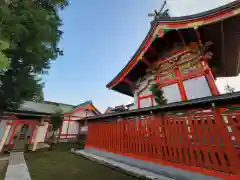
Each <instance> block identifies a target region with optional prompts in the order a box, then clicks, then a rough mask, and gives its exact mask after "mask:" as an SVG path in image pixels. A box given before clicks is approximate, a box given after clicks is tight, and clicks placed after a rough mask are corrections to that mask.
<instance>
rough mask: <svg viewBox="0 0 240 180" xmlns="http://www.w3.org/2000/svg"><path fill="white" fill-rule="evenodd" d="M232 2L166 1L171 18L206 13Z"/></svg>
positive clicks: (223, 0)
mask: <svg viewBox="0 0 240 180" xmlns="http://www.w3.org/2000/svg"><path fill="white" fill-rule="evenodd" d="M233 1H234V0H167V6H168V8H169V9H170V13H171V15H172V16H184V15H190V14H196V13H200V12H203V11H207V10H210V9H213V8H217V7H219V6H222V5H225V4H227V3H230V2H233Z"/></svg>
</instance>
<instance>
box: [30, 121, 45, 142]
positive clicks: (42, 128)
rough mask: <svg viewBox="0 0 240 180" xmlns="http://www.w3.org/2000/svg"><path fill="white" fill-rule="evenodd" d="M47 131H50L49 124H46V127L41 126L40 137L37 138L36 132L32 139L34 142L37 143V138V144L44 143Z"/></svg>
mask: <svg viewBox="0 0 240 180" xmlns="http://www.w3.org/2000/svg"><path fill="white" fill-rule="evenodd" d="M47 129H48V122H44V126H40V127H39V129H38V130H39V134H38V136H36V132H35V133H34V135H33V138H32V140H33V142H34V141H35V138H37V142H44V141H45V136H46V132H47Z"/></svg>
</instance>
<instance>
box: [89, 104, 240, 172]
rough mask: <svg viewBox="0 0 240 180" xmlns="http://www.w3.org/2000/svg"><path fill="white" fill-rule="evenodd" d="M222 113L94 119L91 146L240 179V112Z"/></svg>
mask: <svg viewBox="0 0 240 180" xmlns="http://www.w3.org/2000/svg"><path fill="white" fill-rule="evenodd" d="M222 111H223V110H222V108H210V109H208V110H207V111H203V110H196V111H188V110H183V111H182V112H181V113H175V114H173V113H161V114H160V113H153V114H151V113H150V112H149V114H148V115H143V116H142V115H140V116H131V117H126V116H125V117H123V118H121V117H115V118H111V119H109V118H110V117H109V118H107V117H106V118H105V120H108V121H109V122H99V121H100V119H99V120H98V121H97V120H96V121H94V122H92V123H91V121H89V125H88V136H87V140H86V147H88V148H96V149H100V150H104V151H108V152H112V153H116V154H121V155H124V156H130V157H134V158H137V159H142V160H146V161H151V162H155V163H161V164H166V165H171V166H175V167H178V168H182V169H188V170H191V171H201V172H202V171H206V172H208V171H209V172H213V171H212V170H214V171H216V172H219V173H220V174H221V173H222V174H233V175H235V176H236V175H237V176H238V175H240V151H239V146H240V113H239V111H238V110H235V111H234V110H232V111H230V112H227V111H225V110H224V112H222ZM210 174H211V173H210ZM211 175H212V174H211Z"/></svg>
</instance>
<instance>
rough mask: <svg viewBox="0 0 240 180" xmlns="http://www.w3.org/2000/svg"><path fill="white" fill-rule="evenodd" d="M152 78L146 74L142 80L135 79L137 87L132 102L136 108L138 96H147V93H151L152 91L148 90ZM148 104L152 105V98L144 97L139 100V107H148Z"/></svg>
mask: <svg viewBox="0 0 240 180" xmlns="http://www.w3.org/2000/svg"><path fill="white" fill-rule="evenodd" d="M152 79H153V76H152V75H146V78H144V80H143V78H140V79H139V80H138V81H137V86H138V89H137V90H135V92H134V104H135V108H136V109H137V108H138V96H147V95H151V94H152V92H151V91H150V87H151V84H152ZM146 86H147V87H146ZM143 89H144V90H143ZM142 90H143V91H142ZM141 91H142V92H141ZM138 94H139V95H138ZM149 106H152V99H151V98H145V99H141V100H140V107H141V108H144V107H149Z"/></svg>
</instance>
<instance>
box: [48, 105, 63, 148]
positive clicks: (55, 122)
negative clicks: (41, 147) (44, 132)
mask: <svg viewBox="0 0 240 180" xmlns="http://www.w3.org/2000/svg"><path fill="white" fill-rule="evenodd" d="M63 119H64V115H63V112H62V109H61V108H60V107H59V108H58V109H57V110H56V111H55V113H53V114H52V115H51V118H50V120H51V127H52V132H53V134H52V136H51V138H50V139H51V143H50V146H51V147H50V149H53V145H54V144H55V143H56V141H57V143H58V142H59V138H60V128H61V126H62V123H63ZM58 130H59V136H58V138H57V140H56V133H57V131H58Z"/></svg>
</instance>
